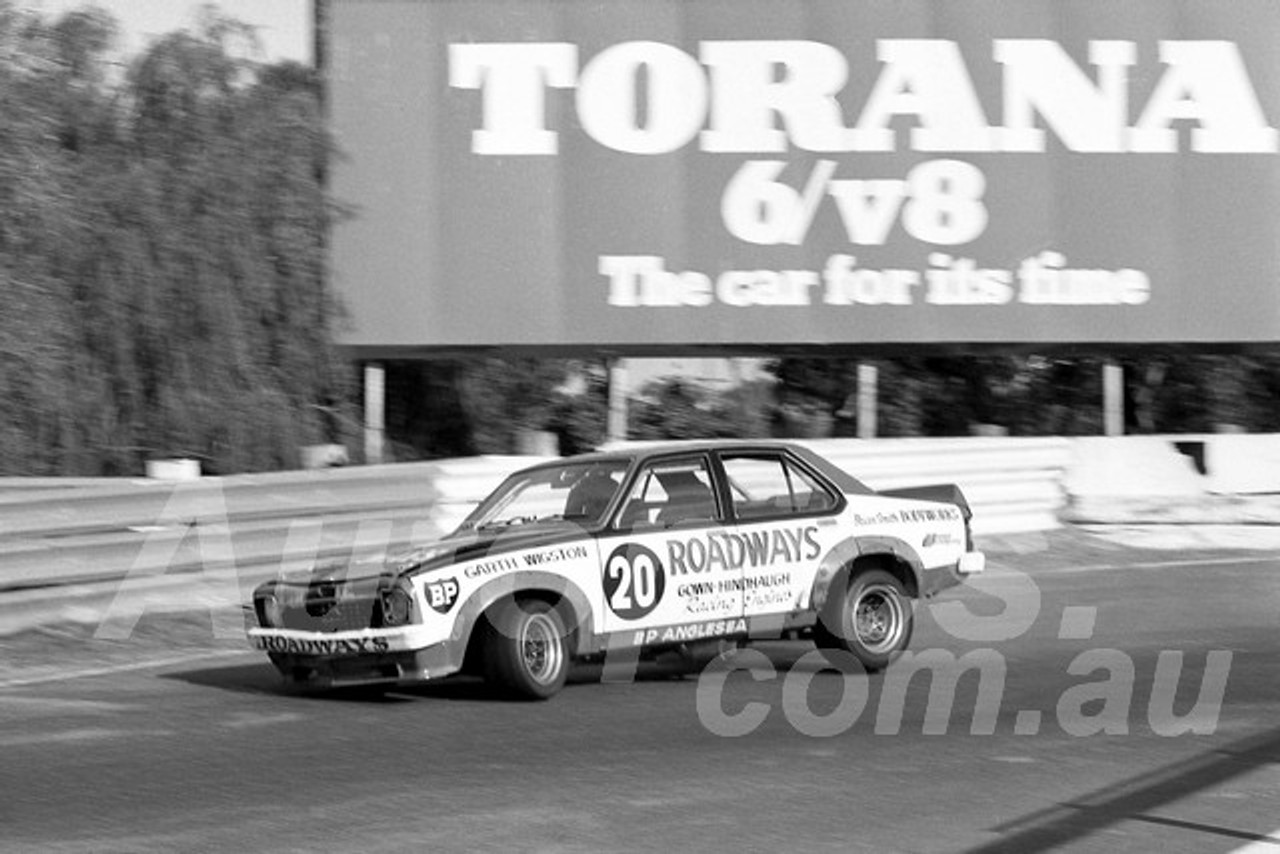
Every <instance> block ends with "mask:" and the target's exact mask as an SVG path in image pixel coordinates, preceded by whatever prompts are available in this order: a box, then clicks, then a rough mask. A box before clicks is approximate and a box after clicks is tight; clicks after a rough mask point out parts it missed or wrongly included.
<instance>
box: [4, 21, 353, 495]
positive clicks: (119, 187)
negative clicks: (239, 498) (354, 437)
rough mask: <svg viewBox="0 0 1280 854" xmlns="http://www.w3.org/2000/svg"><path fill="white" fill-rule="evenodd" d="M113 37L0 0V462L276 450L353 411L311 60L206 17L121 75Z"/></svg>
mask: <svg viewBox="0 0 1280 854" xmlns="http://www.w3.org/2000/svg"><path fill="white" fill-rule="evenodd" d="M113 36H114V23H113V22H112V20H111V19H110V18H109V17H108V16H107V15H106V14H105V13H102V12H100V11H96V10H90V11H84V12H74V13H71V14H68V15H66V16H64V17H63V18H61V19H59V20H57V21H56V22H49V21H46V20H45V19H43V18H42V17H40V16H39V15H37V14H35V13H32V12H29V11H23V10H21V9H19V8H18V7H17V6H15V4H14V3H13V2H12V0H0V114H2V115H4V117H5V121H4V122H0V293H2V294H3V297H4V301H5V310H4V312H3V313H0V396H3V399H4V400H5V401H6V405H5V406H4V407H3V408H0V473H5V474H127V473H136V472H139V471H140V470H141V468H142V465H143V463H144V462H145V460H146V459H148V458H152V457H166V456H185V457H194V458H197V459H199V460H201V461H202V462H203V463H204V466H205V470H206V471H211V472H229V471H243V470H255V469H269V468H278V467H283V466H289V465H296V463H297V451H298V448H299V446H301V445H305V444H310V443H315V442H330V441H344V440H346V439H347V438H348V436H349V434H350V433H351V432H352V427H353V425H354V424H355V419H354V418H353V417H352V414H351V412H350V411H349V408H350V404H349V403H348V400H349V398H350V381H351V377H350V369H349V367H347V366H346V365H345V363H344V362H343V361H342V360H341V359H340V358H339V357H338V355H337V354H336V352H335V351H334V348H333V347H332V344H331V343H330V342H331V333H332V331H333V329H334V327H335V325H336V323H337V322H338V321H339V319H340V315H339V309H338V306H337V305H336V303H335V301H334V299H333V297H332V296H331V294H330V293H329V291H328V290H327V289H326V277H325V240H326V233H327V230H328V228H329V225H330V223H331V221H332V220H333V218H334V216H335V215H336V208H335V206H334V205H333V204H332V202H331V201H330V200H329V198H328V197H327V195H326V192H325V189H324V183H323V177H324V170H325V164H326V162H327V160H328V158H329V156H330V143H329V140H328V139H327V137H326V134H325V131H324V125H323V121H322V116H321V112H320V102H319V94H318V86H317V83H316V80H315V79H314V72H312V71H311V70H310V69H307V68H303V67H301V66H296V65H281V66H268V67H262V66H258V65H255V64H254V63H252V62H249V61H247V60H245V59H243V58H240V57H239V55H238V53H237V52H236V51H233V50H232V47H233V46H234V45H235V44H237V43H243V41H244V40H246V39H248V38H249V35H248V33H247V31H246V30H245V29H244V28H243V27H241V26H240V25H237V24H235V23H234V22H231V21H228V20H226V19H223V18H220V17H218V16H217V15H216V14H214V13H211V12H206V14H205V16H204V17H203V18H202V20H201V21H200V26H199V29H198V30H197V31H196V32H195V33H194V34H192V33H187V32H179V33H174V34H172V35H169V36H166V37H164V38H161V39H160V40H158V41H157V42H155V43H154V44H153V45H152V46H151V47H150V48H149V49H148V50H147V51H146V52H145V53H144V54H142V55H141V56H138V57H136V58H133V59H132V60H131V61H130V62H129V63H128V66H127V70H126V71H125V73H124V74H123V76H120V75H118V74H115V73H114V72H113V69H114V68H116V67H117V63H118V59H117V58H116V57H115V56H114V55H112V54H111V53H110V50H111V46H112V44H113Z"/></svg>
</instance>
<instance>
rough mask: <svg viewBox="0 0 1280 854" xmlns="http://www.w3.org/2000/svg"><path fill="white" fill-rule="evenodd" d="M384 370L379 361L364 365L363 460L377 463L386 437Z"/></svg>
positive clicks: (381, 455)
mask: <svg viewBox="0 0 1280 854" xmlns="http://www.w3.org/2000/svg"><path fill="white" fill-rule="evenodd" d="M386 388H387V376H386V370H385V369H384V368H383V366H382V364H381V363H379V362H369V363H367V364H366V365H365V366H364V461H365V464H366V465H377V464H379V463H381V462H382V461H383V445H384V440H385V437H386Z"/></svg>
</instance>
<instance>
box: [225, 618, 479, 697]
mask: <svg viewBox="0 0 1280 854" xmlns="http://www.w3.org/2000/svg"><path fill="white" fill-rule="evenodd" d="M248 635H249V641H250V644H251V645H252V646H253V648H254V649H258V650H262V651H264V652H266V653H267V657H268V658H270V659H271V663H272V664H274V665H275V667H276V669H277V670H279V671H280V673H281V675H283V676H284V677H285V679H286V680H288V681H289V682H291V683H294V684H299V685H306V686H308V687H316V688H339V687H345V686H352V685H372V684H389V683H390V684H413V683H421V682H426V681H428V680H432V679H439V678H441V677H444V676H448V675H450V674H452V673H456V672H457V671H458V670H460V669H461V668H462V657H463V653H464V652H465V647H464V645H463V644H462V643H460V642H455V641H453V640H452V639H450V640H445V641H436V642H434V643H433V642H431V640H430V637H429V636H428V635H427V634H426V633H424V631H423V627H421V626H405V627H402V628H398V629H382V630H377V629H365V630H361V631H355V632H303V631H297V630H292V629H268V628H260V627H251V628H249V630H248Z"/></svg>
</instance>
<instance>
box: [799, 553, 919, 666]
mask: <svg viewBox="0 0 1280 854" xmlns="http://www.w3.org/2000/svg"><path fill="white" fill-rule="evenodd" d="M914 626H915V619H914V613H913V611H912V603H911V598H910V597H909V596H908V595H907V591H906V588H904V587H903V586H902V582H901V581H899V580H898V579H897V578H895V577H894V576H893V575H891V574H890V573H888V572H885V571H884V570H882V569H871V570H866V571H864V572H859V573H857V574H856V575H854V576H852V577H851V578H850V579H849V582H848V584H847V585H845V586H844V587H843V589H842V590H841V591H839V592H838V593H837V592H836V591H834V590H833V591H832V596H831V599H829V600H828V602H827V607H826V608H824V609H823V612H822V614H821V615H820V617H819V620H818V625H817V626H816V628H815V629H814V640H815V641H817V644H818V646H819V647H821V648H822V649H838V650H844V651H846V652H851V653H853V655H854V656H855V657H856V658H857V659H858V660H859V661H860V662H862V666H863V667H865V668H866V669H867V670H868V671H876V670H883V669H884V668H886V667H888V666H889V664H890V662H892V661H893V660H894V659H895V658H897V657H898V656H899V655H900V654H901V653H902V651H903V650H905V649H906V648H907V644H909V643H910V642H911V632H912V630H913V628H914ZM833 663H834V662H833Z"/></svg>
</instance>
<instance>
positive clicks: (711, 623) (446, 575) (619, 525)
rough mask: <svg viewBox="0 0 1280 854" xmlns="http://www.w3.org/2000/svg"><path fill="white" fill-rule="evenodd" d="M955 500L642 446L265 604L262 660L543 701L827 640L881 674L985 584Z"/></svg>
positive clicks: (777, 457)
mask: <svg viewBox="0 0 1280 854" xmlns="http://www.w3.org/2000/svg"><path fill="white" fill-rule="evenodd" d="M969 518H970V510H969V507H968V505H967V503H966V502H965V499H964V496H963V495H962V494H961V492H960V490H959V489H958V488H957V487H955V486H953V485H945V486H934V487H922V488H917V489H912V490H895V491H892V492H876V491H873V490H871V489H869V488H868V487H866V486H865V485H864V484H862V483H861V482H859V481H858V480H857V479H856V478H854V477H852V476H851V475H849V474H848V473H846V472H844V471H843V470H841V469H840V468H838V467H837V466H835V465H833V464H832V463H830V462H829V461H827V460H825V459H823V458H822V457H820V456H819V455H817V454H816V453H814V452H813V451H812V450H810V449H808V448H805V447H803V446H799V445H793V444H789V443H782V442H749V441H733V442H697V443H689V442H684V443H666V444H663V445H657V446H651V447H643V448H635V447H633V448H627V449H624V450H618V451H611V452H604V453H594V454H586V455H582V456H577V457H569V458H564V459H561V460H557V461H554V462H548V463H544V464H541V465H535V466H532V467H530V468H526V469H524V470H522V471H519V472H516V473H515V474H513V475H511V476H510V477H508V478H507V479H506V480H505V481H503V482H502V484H501V485H499V486H498V488H497V489H495V490H494V491H493V492H492V493H491V494H490V495H489V496H488V497H487V498H485V499H484V501H482V502H481V503H480V504H479V505H478V506H477V507H476V508H475V510H474V511H473V512H472V513H471V514H470V515H469V516H468V517H467V518H466V520H465V521H463V523H462V524H461V526H460V527H459V528H458V529H457V530H456V531H454V532H453V533H451V534H450V535H448V536H447V537H445V538H443V539H441V540H439V541H438V542H436V543H433V544H432V545H430V546H428V547H426V548H420V549H418V550H416V551H414V552H412V553H409V554H406V555H402V556H398V557H395V558H393V559H390V560H386V561H379V562H378V563H377V564H375V565H372V566H363V565H359V564H356V565H353V566H349V567H318V568H317V569H316V570H315V571H313V572H312V573H311V574H310V576H309V577H306V578H304V579H299V580H288V579H283V578H281V579H275V580H272V581H268V582H266V583H264V584H262V585H261V586H259V587H258V588H257V590H255V591H254V595H253V606H252V611H253V623H254V625H251V626H250V627H249V629H248V634H249V637H250V639H251V642H252V644H253V645H254V646H255V647H257V648H258V649H261V650H264V651H265V652H266V653H267V654H268V656H270V658H271V661H272V662H273V663H274V664H275V666H276V667H277V668H278V669H279V670H280V671H281V672H282V673H283V674H284V675H285V676H286V677H287V678H288V679H290V680H292V681H295V682H301V683H304V684H310V685H317V686H338V685H345V684H354V683H370V682H385V683H414V682H422V681H425V680H431V679H437V678H439V677H442V676H446V675H449V674H452V673H456V672H459V671H464V670H466V671H474V672H477V673H480V674H483V675H484V677H485V678H486V679H487V680H489V681H490V682H492V683H494V684H495V685H497V686H499V687H500V688H501V689H503V690H505V691H507V692H509V693H511V694H514V695H517V696H522V697H528V698H546V697H550V696H551V695H553V694H555V693H556V692H557V691H559V690H560V688H561V687H562V686H563V685H564V683H565V679H566V676H567V674H568V671H569V666H570V664H571V662H572V661H574V660H577V659H583V658H589V657H598V656H606V655H607V654H610V653H613V652H615V651H619V652H622V653H625V654H630V655H633V656H634V655H635V654H636V652H637V651H639V652H642V653H651V652H654V651H659V650H663V649H671V648H678V649H679V648H686V649H687V648H688V647H692V646H696V645H700V644H701V645H706V644H714V645H718V646H719V645H723V644H724V642H726V641H738V642H750V641H751V640H759V639H775V640H776V639H778V638H812V639H813V640H814V641H815V642H816V643H817V644H818V645H819V647H821V648H823V649H836V650H843V651H845V653H852V654H853V655H854V656H856V657H857V659H858V660H859V661H861V663H862V665H863V666H864V667H865V668H866V669H868V670H878V669H881V668H883V667H885V666H886V665H887V664H888V663H889V662H890V661H891V660H892V659H893V658H894V656H896V655H897V654H898V653H900V652H901V651H902V650H903V649H905V648H906V646H907V644H908V642H909V641H910V638H911V632H912V609H913V600H915V599H921V598H926V597H930V596H933V595H934V594H936V593H938V592H939V591H941V590H944V589H946V588H948V587H950V586H952V585H955V584H957V583H959V582H960V581H961V580H963V578H964V577H965V576H967V575H971V574H973V573H976V572H980V571H982V569H983V567H984V564H985V560H984V556H983V554H982V552H980V551H977V550H975V549H974V547H973V541H972V537H971V534H970V526H969Z"/></svg>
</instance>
